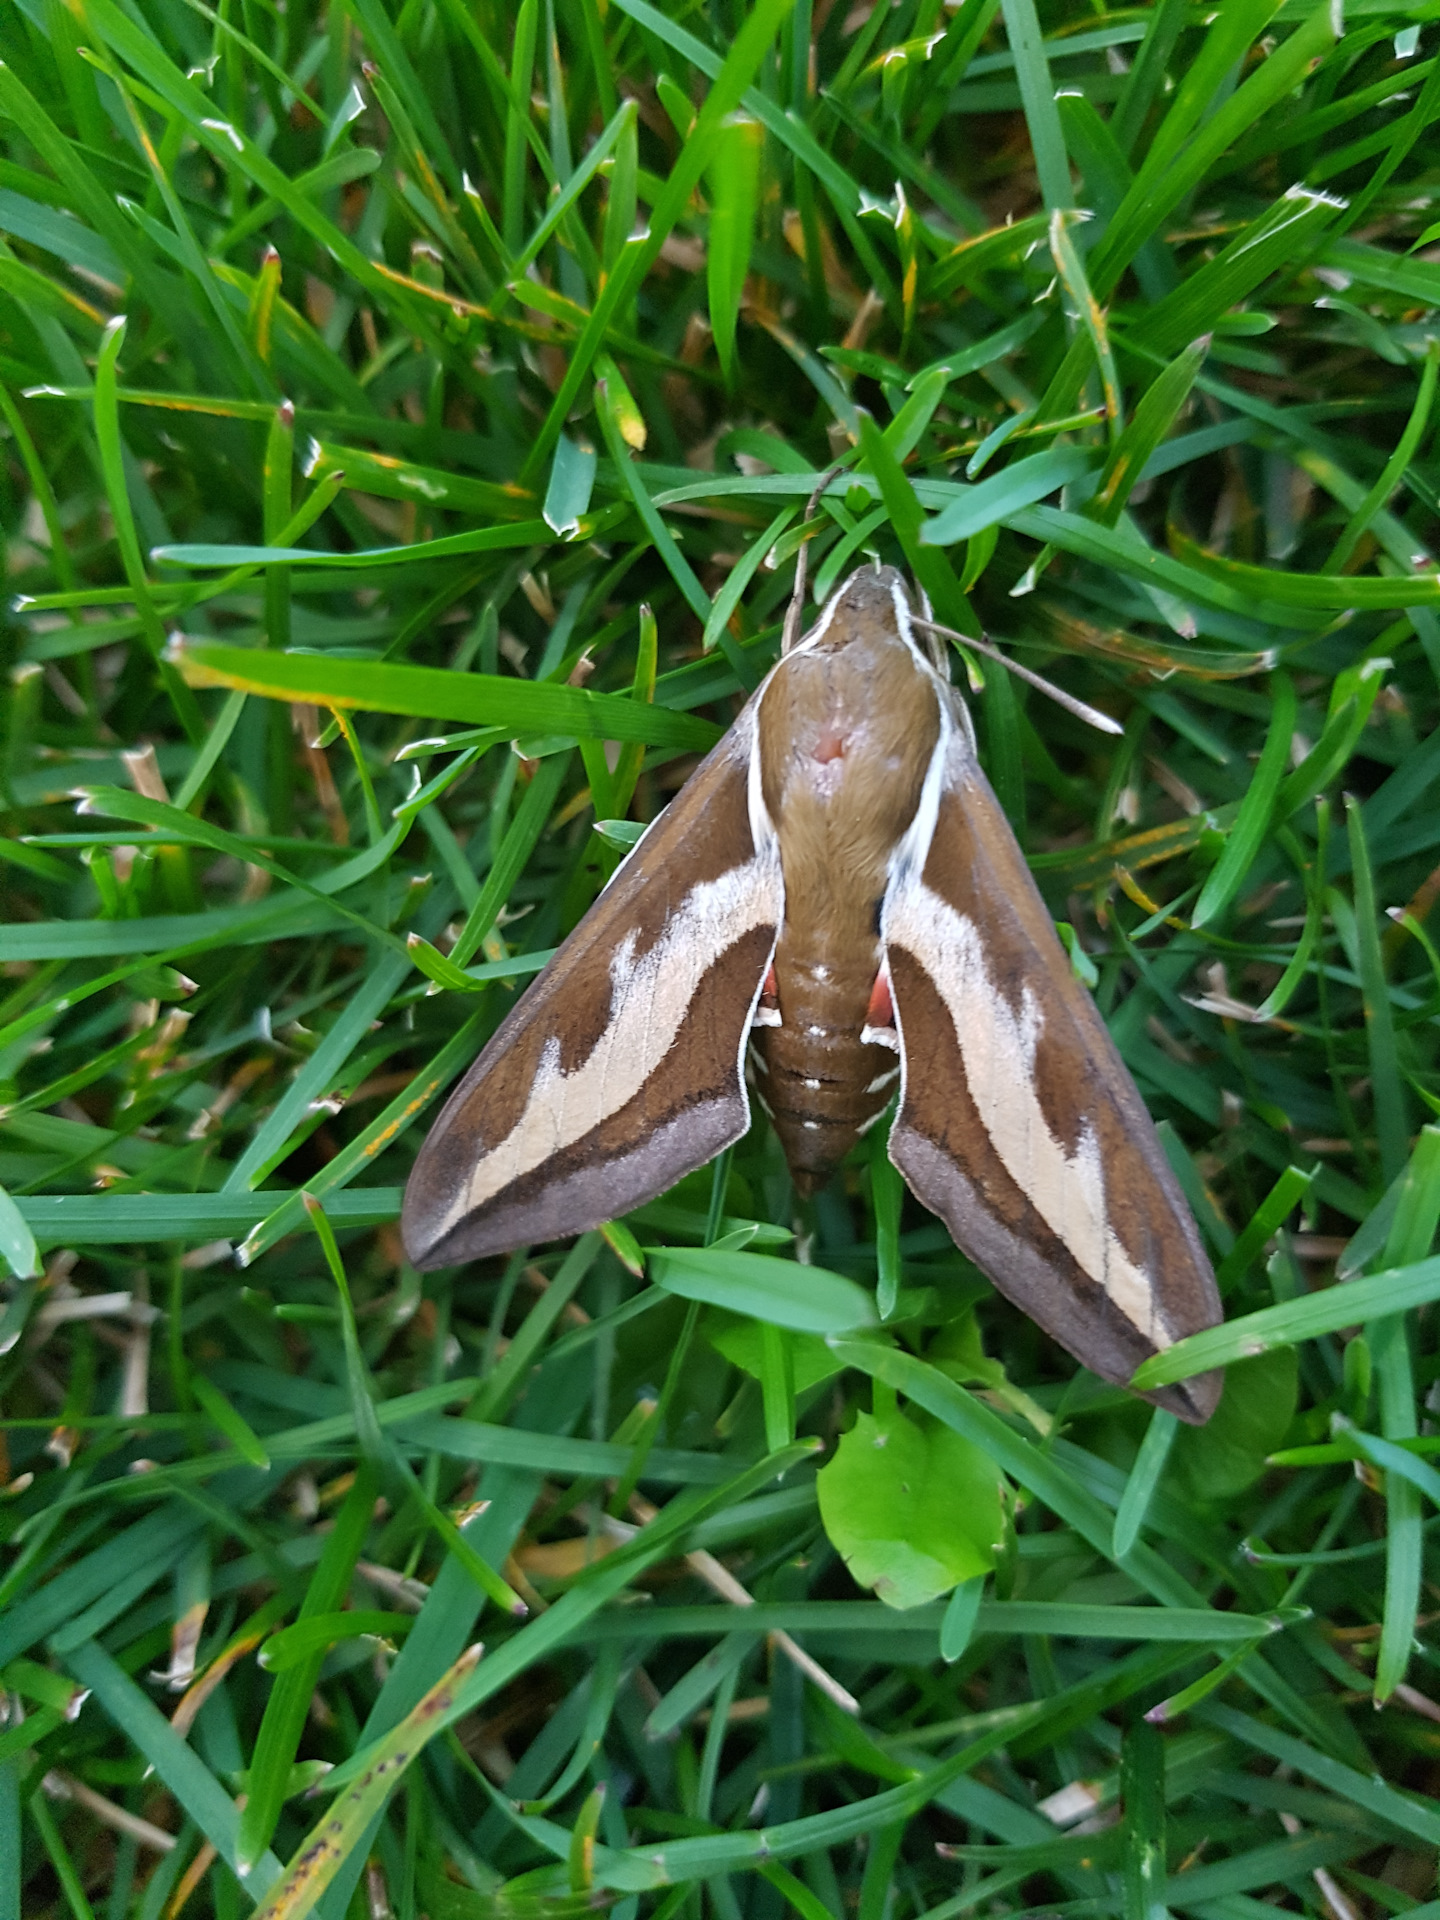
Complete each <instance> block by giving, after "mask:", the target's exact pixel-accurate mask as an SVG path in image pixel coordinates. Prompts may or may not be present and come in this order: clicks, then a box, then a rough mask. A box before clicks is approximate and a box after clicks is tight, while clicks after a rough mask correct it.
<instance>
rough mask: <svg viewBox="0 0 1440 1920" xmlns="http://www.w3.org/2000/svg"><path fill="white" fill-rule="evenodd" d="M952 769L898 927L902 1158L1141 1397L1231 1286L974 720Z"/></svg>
mask: <svg viewBox="0 0 1440 1920" xmlns="http://www.w3.org/2000/svg"><path fill="white" fill-rule="evenodd" d="M942 756H943V757H937V767H936V775H937V785H938V798H937V795H936V794H935V793H934V792H932V795H931V797H930V804H931V806H932V808H933V809H934V829H933V833H932V834H931V836H930V838H929V841H928V845H920V846H919V848H918V853H919V857H918V858H916V859H915V860H914V861H912V862H911V863H909V865H908V867H906V866H905V865H904V864H903V863H902V864H901V866H900V867H899V869H898V870H897V873H896V877H895V880H894V882H893V883H892V886H891V889H890V892H889V894H888V895H887V899H886V905H885V912H884V920H883V934H884V940H885V946H886V953H887V957H888V962H889V968H890V980H891V991H892V994H893V997H894V1004H895V1013H896V1019H897V1025H898V1028H899V1032H900V1041H901V1059H902V1063H903V1077H902V1082H901V1097H900V1106H899V1111H898V1114H897V1117H896V1120H895V1125H894V1128H893V1130H892V1132H891V1136H890V1157H891V1159H892V1160H893V1161H894V1163H895V1165H896V1166H897V1167H898V1168H899V1169H900V1171H901V1173H902V1174H903V1175H904V1177H905V1179H906V1181H907V1182H908V1184H909V1186H910V1187H911V1189H912V1191H913V1192H914V1193H915V1194H916V1195H917V1196H918V1198H919V1199H920V1200H922V1201H923V1202H924V1204H925V1205H926V1206H927V1207H929V1208H930V1209H931V1211H932V1212H934V1213H937V1214H939V1216H940V1218H941V1219H942V1220H943V1221H944V1222H945V1224H946V1226H947V1227H948V1228H949V1229H950V1232H951V1233H952V1235H953V1236H954V1238H955V1241H956V1243H957V1244H958V1245H959V1246H960V1248H961V1249H962V1250H963V1251H964V1252H965V1253H966V1254H968V1255H969V1256H970V1258H971V1259H972V1260H974V1262H975V1264H976V1265H977V1266H978V1267H980V1268H982V1269H983V1271H984V1272H985V1273H987V1274H988V1275H989V1276H990V1278H991V1279H992V1280H993V1281H994V1282H995V1284H996V1286H997V1287H999V1288H1000V1290H1001V1291H1002V1292H1003V1293H1005V1294H1006V1295H1007V1296H1008V1297H1009V1298H1010V1299H1011V1300H1013V1301H1014V1302H1015V1304H1016V1305H1017V1306H1019V1307H1021V1308H1023V1309H1024V1311H1025V1312H1026V1313H1028V1314H1029V1315H1030V1317H1031V1319H1033V1320H1036V1321H1038V1322H1039V1324H1040V1325H1041V1326H1042V1327H1044V1328H1045V1330H1046V1331H1047V1332H1048V1333H1050V1334H1051V1335H1053V1337H1054V1338H1055V1339H1056V1340H1058V1341H1059V1342H1060V1344H1061V1345H1062V1346H1064V1347H1066V1348H1068V1350H1069V1351H1070V1352H1071V1353H1073V1354H1074V1355H1075V1356H1076V1358H1077V1359H1079V1360H1081V1361H1082V1362H1083V1363H1084V1364H1085V1365H1086V1366H1088V1367H1090V1368H1091V1369H1092V1370H1093V1371H1094V1372H1096V1373H1098V1374H1100V1375H1102V1376H1103V1377H1104V1378H1105V1379H1107V1380H1114V1381H1117V1382H1121V1383H1123V1382H1126V1381H1128V1380H1129V1378H1130V1376H1131V1375H1132V1374H1133V1373H1134V1371H1135V1369H1136V1367H1138V1366H1139V1365H1140V1363H1141V1361H1143V1360H1145V1359H1148V1358H1149V1357H1150V1355H1151V1354H1153V1353H1156V1352H1158V1351H1159V1350H1161V1349H1162V1348H1164V1347H1167V1346H1169V1345H1171V1344H1172V1343H1173V1342H1174V1341H1176V1340H1178V1339H1180V1338H1182V1337H1183V1336H1184V1335H1186V1334H1190V1333H1196V1332H1199V1331H1200V1330H1201V1329H1202V1328H1205V1327H1209V1326H1213V1325H1215V1324H1216V1323H1217V1322H1218V1321H1219V1319H1220V1318H1221V1310H1220V1301H1219V1297H1218V1294H1217V1292H1216V1288H1215V1281H1214V1277H1213V1275H1212V1273H1211V1270H1210V1265H1209V1262H1208V1260H1207V1259H1206V1257H1205V1254H1204V1251H1203V1249H1202V1248H1201V1245H1200V1241H1199V1236H1198V1235H1197V1233H1196V1230H1195V1224H1194V1221H1193V1219H1192V1218H1191V1215H1190V1210H1189V1208H1188V1207H1187V1205H1186V1204H1185V1200H1184V1198H1183V1196H1182V1195H1181V1193H1180V1190H1179V1187H1178V1185H1177V1183H1176V1180H1175V1176H1174V1174H1173V1173H1172V1172H1171V1169H1170V1164H1169V1162H1168V1160H1167V1159H1166V1157H1165V1151H1164V1148H1163V1147H1162V1146H1161V1144H1160V1141H1159V1138H1158V1137H1157V1135H1156V1132H1155V1128H1154V1126H1153V1124H1152V1122H1151V1120H1150V1116H1149V1114H1148V1113H1147V1112H1146V1110H1145V1107H1144V1104H1143V1102H1142V1101H1141V1099H1140V1096H1139V1094H1138V1092H1137V1091H1136V1088H1135V1085H1134V1082H1133V1081H1132V1080H1131V1078H1130V1075H1129V1073H1128V1072H1127V1071H1126V1068H1125V1066H1124V1064H1123V1062H1122V1061H1121V1059H1120V1056H1119V1054H1118V1053H1117V1051H1116V1049H1115V1045H1114V1043H1113V1041H1112V1040H1111V1038H1110V1035H1109V1034H1108V1032H1107V1031H1106V1029H1105V1024H1104V1022H1103V1021H1102V1020H1101V1018H1100V1015H1099V1013H1098V1011H1097V1010H1096V1007H1095V1004H1094V1002H1093V1001H1092V999H1091V998H1090V996H1089V994H1088V993H1087V992H1086V991H1085V989H1084V987H1083V986H1082V985H1081V984H1080V982H1079V981H1078V980H1077V979H1076V978H1075V976H1074V973H1073V971H1072V969H1071V967H1070V963H1069V961H1068V959H1067V958H1066V956H1065V954H1064V952H1063V950H1062V948H1061V946H1060V943H1059V940H1058V939H1057V938H1056V935H1055V930H1054V926H1053V924H1052V922H1051V919H1050V916H1049V913H1048V912H1047V911H1046V908H1045V905H1044V902H1043V901H1042V900H1041V898H1040V895H1039V893H1038V891H1037V890H1036V887H1035V884H1034V882H1033V880H1032V879H1031V877H1030V872H1029V869H1028V868H1027V867H1026V865H1025V861H1024V858H1023V856H1022V855H1021V852H1020V849H1019V847H1018V846H1017V845H1016V842H1015V838H1014V836H1013V834H1012V833H1011V832H1010V828H1009V826H1008V824H1007V823H1006V820H1005V816H1004V814H1003V813H1002V811H1001V809H1000V806H999V803H998V801H997V800H996V798H995V795H994V793H993V792H992V791H991V789H990V786H989V784H988V782H987V781H986V779H985V777H984V775H983V774H982V773H981V772H980V769H979V767H978V766H977V764H976V762H975V757H974V752H973V748H972V747H971V745H970V742H969V737H968V729H965V728H964V727H963V724H962V723H961V722H960V721H959V720H958V719H957V722H956V724H955V726H954V729H953V731H952V732H951V733H950V737H949V740H948V743H947V744H946V745H945V746H944V747H943V748H942ZM1219 1393H1220V1376H1219V1375H1218V1374H1203V1375H1200V1376H1197V1377H1196V1378H1194V1379H1191V1380H1188V1381H1184V1382H1182V1383H1180V1384H1179V1385H1177V1386H1173V1387H1167V1388H1165V1389H1163V1390H1162V1391H1160V1392H1157V1393H1153V1394H1151V1395H1149V1396H1148V1397H1149V1398H1150V1399H1152V1400H1154V1401H1155V1402H1156V1403H1157V1404H1158V1405H1160V1406H1164V1407H1167V1408H1169V1409H1170V1410H1171V1411H1172V1412H1174V1413H1177V1414H1179V1416H1180V1417H1181V1418H1182V1419H1184V1420H1189V1421H1194V1422H1198V1421H1202V1420H1205V1419H1207V1418H1208V1417H1209V1415H1210V1414H1211V1412H1213V1410H1214V1407H1215V1404H1216V1401H1217V1400H1218V1398H1219Z"/></svg>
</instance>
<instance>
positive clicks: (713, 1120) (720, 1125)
mask: <svg viewBox="0 0 1440 1920" xmlns="http://www.w3.org/2000/svg"><path fill="white" fill-rule="evenodd" d="M753 730H754V719H753V707H752V708H747V710H746V712H745V713H743V714H742V715H741V716H740V719H739V720H738V721H737V722H736V724H735V726H734V727H733V728H732V729H731V730H730V732H729V733H728V734H727V735H726V736H725V738H724V739H723V740H722V741H721V742H720V744H719V745H718V746H717V747H716V748H715V750H714V752H713V753H712V754H711V755H710V756H709V758H708V759H707V760H706V761H705V762H704V764H703V765H702V766H701V767H700V768H699V769H698V771H697V772H696V773H695V775H694V776H693V777H692V778H691V780H690V781H689V782H688V783H687V784H686V786H685V787H684V789H683V791H682V792H681V793H680V794H679V796H678V797H677V798H676V799H675V800H673V801H672V802H671V804H670V806H669V807H668V808H667V809H666V811H665V812H664V814H662V815H661V817H660V819H659V820H658V821H657V822H656V823H655V825H654V826H653V827H652V828H651V829H650V831H649V832H648V833H647V834H646V835H645V837H644V839H643V840H642V841H641V842H640V844H639V845H638V846H637V847H636V848H635V850H634V852H633V853H632V854H631V855H630V857H629V858H628V859H627V860H626V862H625V864H624V865H623V866H622V867H621V868H620V870H619V871H618V873H617V874H616V875H615V877H614V879H613V880H612V881H611V883H610V885H609V886H608V887H607V888H606V889H605V891H604V892H603V893H602V894H601V895H600V898H599V899H598V900H597V901H596V903H595V905H594V906H593V907H592V908H591V910H590V912H589V913H588V914H587V915H586V917H585V918H584V920H582V921H581V923H580V925H579V926H578V927H577V928H576V929H575V931H574V933H572V934H571V936H570V938H569V939H568V940H567V941H566V942H565V943H564V945H563V946H562V947H561V948H560V951H559V952H558V953H557V954H556V955H555V958H554V959H553V960H552V961H551V962H550V965H549V966H548V967H546V969H545V970H544V972H543V973H541V974H540V975H539V976H538V977H537V979H536V980H535V982H534V984H533V985H532V986H531V987H530V988H529V989H528V990H527V992H526V993H525V994H524V995H523V997H522V998H521V1000H520V1001H519V1003H518V1004H517V1005H516V1007H515V1008H514V1010H513V1011H512V1012H511V1013H510V1014H509V1016H508V1017H507V1018H506V1019H505V1020H504V1021H502V1022H501V1024H500V1026H499V1027H498V1028H497V1030H496V1032H495V1034H494V1036H493V1038H492V1039H491V1040H490V1042H489V1044H488V1045H487V1046H486V1048H485V1050H484V1052H483V1053H482V1054H481V1055H480V1057H479V1059H478V1060H477V1061H476V1062H475V1065H474V1066H473V1067H472V1068H471V1069H470V1071H469V1073H468V1074H467V1075H466V1076H465V1079H464V1080H463V1081H462V1082H461V1084H460V1086H459V1087H458V1088H457V1090H456V1092H455V1093H454V1094H453V1095H452V1097H451V1099H450V1101H449V1103H448V1105H447V1106H446V1107H445V1109H444V1111H443V1112H442V1113H441V1115H440V1118H439V1119H438V1120H437V1121H436V1123H435V1125H434V1127H433V1128H432V1129H431V1131H430V1134H429V1137H428V1138H427V1140H426V1141H425V1144H424V1146H423V1147H422V1148H421V1150H420V1154H419V1157H418V1158H417V1160H416V1162H415V1167H414V1170H413V1172H412V1173H411V1175H410V1182H409V1185H408V1186H407V1187H406V1190H405V1205H404V1212H403V1215H402V1220H401V1231H402V1235H403V1238H404V1242H405V1249H406V1252H407V1254H408V1256H409V1258H410V1259H411V1260H412V1261H413V1262H414V1264H415V1265H416V1266H417V1267H420V1268H428V1267H438V1266H448V1265H450V1264H452V1263H454V1262H456V1261H459V1260H468V1259H475V1258H478V1257H479V1256H481V1255H483V1254H488V1253H496V1252H503V1251H506V1250H508V1249H509V1248H512V1247H516V1246H520V1245H523V1244H525V1243H527V1242H529V1241H539V1240H554V1239H559V1238H562V1237H564V1236H567V1235H570V1234H575V1233H581V1232H583V1231H585V1230H586V1229H588V1228H590V1227H594V1226H598V1225H599V1224H600V1223H601V1222H602V1221H605V1220H611V1219H614V1218H615V1217H616V1215H618V1214H622V1213H624V1212H626V1211H627V1210H628V1209H629V1208H631V1207H635V1206H639V1205H641V1204H642V1203H643V1202H645V1201H646V1200H649V1199H653V1198H654V1196H655V1195H656V1194H658V1193H661V1192H663V1191H664V1189H665V1188H666V1187H668V1186H670V1185H672V1184H673V1183H674V1182H675V1181H676V1180H678V1179H679V1178H680V1177H681V1175H682V1174H686V1173H689V1172H691V1171H692V1170H693V1169H694V1168H695V1167H699V1166H703V1165H704V1163H705V1162H706V1161H707V1160H709V1159H711V1158H712V1157H713V1156H714V1155H715V1154H717V1153H718V1152H720V1150H721V1148H723V1147H726V1146H728V1145H730V1143H731V1142H732V1141H734V1140H737V1139H739V1137H740V1136H741V1134H743V1133H744V1131H745V1129H746V1127H747V1126H748V1125H749V1118H750V1115H749V1103H748V1101H747V1099H746V1094H745V1084H744V1074H743V1062H742V1053H743V1048H744V1043H745V1036H746V1034H747V1032H748V1030H749V1027H750V1021H751V1016H752V1014H753V1011H754V1007H755V1002H756V999H757V997H758V995H759V992H760V986H761V983H762V981H763V979H764V976H765V970H766V968H767V966H768V965H769V961H770V956H771V953H772V952H773V950H774V946H775V937H776V932H777V929H778V926H779V922H780V914H781V885H780V868H779V862H778V860H777V859H776V856H775V850H774V845H773V841H768V840H762V844H761V845H760V847H759V848H758V850H757V845H756V836H755V834H754V832H753V831H752V828H751V820H750V801H749V783H750V759H751V745H752V741H753Z"/></svg>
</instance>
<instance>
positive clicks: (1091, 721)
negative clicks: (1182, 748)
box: [914, 618, 1125, 733]
mask: <svg viewBox="0 0 1440 1920" xmlns="http://www.w3.org/2000/svg"><path fill="white" fill-rule="evenodd" d="M914 624H915V625H916V626H917V627H923V628H924V629H925V631H926V632H927V633H938V634H940V635H942V636H943V637H944V638H945V639H946V640H958V641H959V642H960V645H961V646H962V647H971V648H973V649H974V651H975V652H976V653H983V654H984V656H985V658H986V659H987V660H994V661H995V662H996V663H997V664H998V665H1000V666H1002V667H1004V668H1006V669H1007V670H1008V671H1009V672H1010V673H1013V674H1014V675H1015V677H1016V679H1017V680H1024V681H1026V682H1027V683H1028V684H1029V685H1030V686H1032V687H1038V688H1039V690H1040V692H1041V693H1045V694H1048V695H1049V696H1050V698H1051V699H1052V700H1053V701H1055V703H1056V704H1057V706H1062V707H1064V709H1065V711H1066V712H1067V713H1073V714H1074V715H1075V718H1076V719H1077V720H1083V721H1084V722H1085V724H1086V725H1087V726H1090V727H1098V728H1099V730H1100V732H1101V733H1124V731H1125V729H1124V727H1122V726H1121V724H1120V722H1119V721H1118V720H1112V719H1111V717H1110V715H1109V714H1108V713H1101V712H1100V710H1099V708H1098V707H1088V706H1086V704H1085V702H1084V701H1083V700H1077V699H1076V698H1075V696H1074V694H1072V693H1066V692H1064V691H1063V690H1062V689H1061V688H1060V687H1057V686H1055V685H1054V684H1053V683H1052V682H1051V681H1049V680H1044V679H1042V678H1041V677H1040V675H1039V674H1038V673H1032V672H1031V671H1030V669H1029V667H1022V666H1021V665H1020V662H1019V661H1018V660H1010V659H1008V658H1007V657H1006V656H1005V655H1004V654H1003V653H1001V651H1000V649H999V648H998V647H992V646H991V645H990V642H989V641H988V640H977V639H976V638H975V637H974V635H973V634H969V633H957V632H956V631H955V629H954V628H953V627H942V626H940V625H939V624H938V623H937V622H936V621H934V620H921V619H918V618H916V619H915V621H914Z"/></svg>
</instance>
